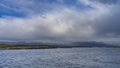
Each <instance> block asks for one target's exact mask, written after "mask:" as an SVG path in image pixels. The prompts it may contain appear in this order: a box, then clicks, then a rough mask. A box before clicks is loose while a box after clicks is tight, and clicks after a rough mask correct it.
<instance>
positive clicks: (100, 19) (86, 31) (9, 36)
mask: <svg viewBox="0 0 120 68" xmlns="http://www.w3.org/2000/svg"><path fill="white" fill-rule="evenodd" d="M26 1H27V2H28V3H27V4H28V5H27V6H26V5H25V4H24V3H23V2H24V1H23V0H21V1H20V2H19V3H20V4H21V5H22V8H21V11H25V12H28V16H27V17H25V18H17V17H9V16H6V17H3V18H0V39H1V40H33V41H34V40H39V41H47V40H51V41H104V42H108V41H112V42H115V41H117V42H119V41H118V40H119V39H120V32H119V29H120V27H119V26H120V19H119V18H120V10H119V9H120V8H119V6H120V4H119V0H79V1H78V3H79V2H80V3H83V4H84V5H86V6H89V7H91V8H89V9H83V10H82V9H78V7H77V8H74V6H73V7H68V6H64V5H63V6H61V5H59V4H54V3H53V4H52V5H51V4H50V5H51V7H52V10H50V11H47V12H43V13H41V12H40V11H39V9H38V7H39V6H40V5H42V4H40V5H38V7H36V8H34V4H36V3H35V2H32V0H30V1H28V0H26ZM11 2H12V1H11ZM63 2H64V0H63ZM29 5H30V6H32V7H33V8H34V10H35V11H32V10H33V9H28V7H30V6H29ZM55 5H56V6H55ZM46 6H49V3H48V4H46ZM40 8H41V6H40ZM43 9H44V7H43ZM46 9H48V7H46V8H45V10H46ZM14 10H15V9H14ZM37 10H38V11H37ZM116 39H117V40H116Z"/></svg>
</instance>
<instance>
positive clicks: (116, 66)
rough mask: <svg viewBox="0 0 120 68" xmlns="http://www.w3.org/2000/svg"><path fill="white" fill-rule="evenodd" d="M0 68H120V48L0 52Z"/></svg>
mask: <svg viewBox="0 0 120 68" xmlns="http://www.w3.org/2000/svg"><path fill="white" fill-rule="evenodd" d="M0 68H120V48H71V49H37V50H1V51H0Z"/></svg>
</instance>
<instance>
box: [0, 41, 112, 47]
mask: <svg viewBox="0 0 120 68" xmlns="http://www.w3.org/2000/svg"><path fill="white" fill-rule="evenodd" d="M0 44H14V45H56V46H94V47H103V46H114V45H111V44H106V43H103V42H93V41H89V42H88V41H87V42H86V41H85V42H31V41H0Z"/></svg>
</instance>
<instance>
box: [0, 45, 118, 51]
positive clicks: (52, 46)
mask: <svg viewBox="0 0 120 68" xmlns="http://www.w3.org/2000/svg"><path fill="white" fill-rule="evenodd" d="M79 47H80V48H82V47H92V46H56V45H12V44H0V50H10V49H11V50H13V49H51V48H79ZM107 48H120V46H107Z"/></svg>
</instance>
